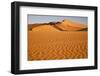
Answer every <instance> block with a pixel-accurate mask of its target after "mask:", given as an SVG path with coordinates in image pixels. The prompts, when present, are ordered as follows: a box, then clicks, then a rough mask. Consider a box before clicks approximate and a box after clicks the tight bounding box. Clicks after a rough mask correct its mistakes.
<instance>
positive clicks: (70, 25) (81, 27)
mask: <svg viewBox="0 0 100 76" xmlns="http://www.w3.org/2000/svg"><path fill="white" fill-rule="evenodd" d="M47 25H48V26H47ZM51 26H53V27H54V28H52V29H54V30H55V28H56V31H57V30H59V31H87V26H86V25H85V24H81V23H78V22H73V21H71V20H67V19H64V20H63V21H60V22H49V23H38V24H29V27H28V30H33V29H35V28H36V27H39V28H36V29H37V30H39V29H41V28H43V29H45V30H46V29H47V28H48V29H49V28H50V29H51ZM48 29H47V30H48ZM35 31H36V30H35ZM52 31H53V30H52Z"/></svg>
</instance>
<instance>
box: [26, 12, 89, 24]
mask: <svg viewBox="0 0 100 76" xmlns="http://www.w3.org/2000/svg"><path fill="white" fill-rule="evenodd" d="M64 19H69V20H72V21H74V22H79V23H82V24H86V25H87V23H88V17H79V16H55V15H33V14H28V16H27V20H28V24H34V23H48V22H57V21H62V20H64Z"/></svg>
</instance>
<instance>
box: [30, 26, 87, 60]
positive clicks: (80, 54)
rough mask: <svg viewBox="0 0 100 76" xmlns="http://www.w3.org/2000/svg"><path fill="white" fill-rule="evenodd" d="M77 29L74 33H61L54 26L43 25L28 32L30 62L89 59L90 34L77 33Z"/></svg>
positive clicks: (84, 32)
mask: <svg viewBox="0 0 100 76" xmlns="http://www.w3.org/2000/svg"><path fill="white" fill-rule="evenodd" d="M75 28H76V27H75ZM75 28H74V31H73V30H71V31H60V30H58V29H57V28H54V27H53V26H50V25H42V26H38V27H35V28H33V29H32V30H31V31H28V60H30V61H31V60H60V59H80V58H87V57H88V51H87V48H88V44H87V42H88V41H87V40H88V39H87V38H88V37H87V36H88V35H87V34H88V33H87V31H75ZM79 28H81V27H78V28H77V29H79Z"/></svg>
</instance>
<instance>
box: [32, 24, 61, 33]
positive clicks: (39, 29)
mask: <svg viewBox="0 0 100 76" xmlns="http://www.w3.org/2000/svg"><path fill="white" fill-rule="evenodd" d="M32 31H34V32H35V31H40V32H43V31H48V32H49V31H53V32H54V31H59V30H58V29H56V28H54V27H52V26H50V25H42V26H38V27H35V28H33V29H32Z"/></svg>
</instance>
